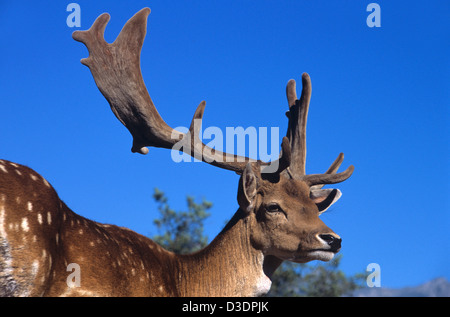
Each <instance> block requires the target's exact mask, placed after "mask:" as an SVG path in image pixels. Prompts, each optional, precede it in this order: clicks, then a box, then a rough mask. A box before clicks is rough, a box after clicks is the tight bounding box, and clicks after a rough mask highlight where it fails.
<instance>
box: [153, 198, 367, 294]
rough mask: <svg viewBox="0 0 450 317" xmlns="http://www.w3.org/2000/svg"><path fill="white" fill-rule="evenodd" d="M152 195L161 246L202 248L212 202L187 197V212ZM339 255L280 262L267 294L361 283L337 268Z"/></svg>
mask: <svg viewBox="0 0 450 317" xmlns="http://www.w3.org/2000/svg"><path fill="white" fill-rule="evenodd" d="M153 198H154V199H155V201H156V202H157V203H158V205H159V206H158V210H159V212H160V218H158V219H155V220H154V224H155V225H156V227H157V228H158V231H159V233H160V234H158V235H155V236H154V237H152V239H153V240H154V241H156V242H157V243H159V244H160V245H162V246H163V247H164V248H166V249H168V250H170V251H173V252H175V253H179V254H188V253H193V252H195V251H198V250H200V249H202V248H204V247H205V246H206V245H207V243H208V238H207V237H206V236H205V235H204V233H203V222H204V220H205V219H206V218H208V217H209V216H210V214H209V213H208V212H207V210H209V209H210V208H211V207H212V203H211V202H208V201H205V200H202V202H201V203H200V204H198V203H196V202H195V201H194V199H193V198H192V197H189V196H188V197H187V199H186V201H187V207H188V211H174V210H173V209H171V208H170V206H169V204H168V202H167V201H168V200H167V197H166V196H165V195H164V193H163V192H162V191H160V190H158V189H155V192H154V194H153ZM341 259H342V255H338V256H336V257H335V258H334V260H332V261H330V262H326V263H323V264H322V263H320V264H319V263H317V262H314V263H315V264H296V263H292V262H284V263H283V264H282V265H281V266H280V267H279V268H278V269H277V270H276V271H275V273H274V275H273V276H272V287H271V290H270V292H269V294H267V296H274V297H275V296H277V297H293V296H315V297H331V296H346V295H351V293H352V292H353V291H354V290H356V289H358V288H360V287H361V286H362V285H363V281H364V278H365V277H364V274H356V275H354V276H346V275H345V273H344V272H342V271H341V270H340V269H339V265H340V262H341Z"/></svg>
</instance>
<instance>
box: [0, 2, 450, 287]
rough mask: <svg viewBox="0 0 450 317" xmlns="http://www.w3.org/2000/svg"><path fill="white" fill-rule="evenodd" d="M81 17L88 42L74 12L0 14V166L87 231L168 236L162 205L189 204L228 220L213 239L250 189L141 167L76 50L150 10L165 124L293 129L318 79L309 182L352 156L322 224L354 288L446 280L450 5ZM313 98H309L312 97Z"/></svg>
mask: <svg viewBox="0 0 450 317" xmlns="http://www.w3.org/2000/svg"><path fill="white" fill-rule="evenodd" d="M370 2H371V1H361V0H359V1H336V0H333V1H303V0H297V1H267V0H261V1H237V0H229V1H219V0H217V1H204V0H203V1H162V0H155V1H95V2H94V1H77V3H78V4H79V5H80V7H81V28H70V27H68V26H67V25H66V18H67V16H68V14H69V12H66V6H67V5H68V4H69V3H70V1H66V2H64V1H58V2H57V3H56V2H55V1H39V2H25V1H0V28H1V29H2V44H1V50H0V63H1V70H2V71H1V72H0V107H1V108H0V109H1V116H0V122H1V124H0V135H1V138H0V157H1V158H4V159H8V160H12V161H15V162H18V163H22V164H25V165H28V166H30V167H32V168H33V169H35V170H36V171H38V172H39V173H41V174H42V175H43V176H45V177H46V178H47V179H48V180H49V181H50V182H51V183H52V185H53V186H54V187H55V188H56V190H57V191H58V193H59V195H60V197H61V198H62V199H63V200H64V201H65V202H66V203H67V204H68V205H69V206H70V207H71V208H72V209H73V210H74V211H76V212H77V213H79V214H81V215H83V216H85V217H87V218H90V219H93V220H96V221H100V222H106V223H113V224H117V225H121V226H126V227H129V228H131V229H133V230H135V231H137V232H139V233H142V234H145V235H153V234H155V233H156V231H155V228H154V227H153V225H152V220H153V219H154V218H155V217H156V216H157V209H156V207H157V206H156V204H155V203H154V202H153V199H152V193H153V188H155V187H158V188H159V189H161V190H162V191H164V192H166V194H167V196H168V197H169V202H170V203H171V205H172V206H173V207H174V208H175V209H183V208H185V206H186V205H185V197H186V195H192V196H194V197H197V198H198V199H201V198H202V197H204V198H206V199H207V200H210V201H212V202H213V203H214V207H213V209H212V210H211V213H212V216H211V217H210V218H209V219H208V221H207V223H206V225H207V234H208V236H209V237H210V239H212V238H213V237H214V236H215V235H216V234H217V233H218V232H219V231H220V230H221V229H222V227H223V225H224V223H225V221H226V220H227V219H229V218H230V217H231V216H232V215H233V213H234V212H235V211H236V210H237V202H236V192H237V182H238V176H237V175H236V174H234V173H232V172H229V171H225V170H219V169H217V168H215V167H212V166H209V165H207V164H204V163H174V162H173V161H172V160H171V157H170V151H168V150H162V149H150V153H149V154H148V155H147V156H142V155H139V154H132V153H131V151H130V148H131V136H130V135H129V133H128V131H127V130H126V129H125V128H124V127H123V126H122V125H121V124H120V122H119V121H118V120H117V119H116V118H115V117H114V115H113V114H112V112H111V111H110V108H109V105H108V103H107V102H106V100H105V99H104V98H103V96H102V95H101V93H100V92H99V91H98V89H97V87H96V86H95V83H94V81H93V79H92V77H91V74H90V72H89V69H88V68H87V67H85V66H83V65H81V63H80V62H79V61H80V59H81V58H84V57H87V56H88V52H87V50H86V48H85V47H84V45H82V44H81V43H78V42H76V41H74V40H73V39H72V38H71V34H72V32H73V31H74V30H77V29H87V28H89V27H90V26H91V24H92V22H93V21H94V20H95V18H96V17H97V16H98V15H100V14H101V13H103V12H109V13H110V14H111V21H110V23H109V24H108V26H107V29H106V34H105V38H106V40H107V41H108V42H112V41H113V40H114V39H115V37H116V36H117V34H118V32H119V31H120V29H121V28H122V26H123V24H124V23H125V22H126V21H127V20H128V19H129V18H130V17H131V16H132V15H133V14H134V13H135V12H137V11H138V10H140V9H141V8H143V7H147V6H148V7H150V8H151V9H152V13H151V14H150V16H149V20H148V32H147V38H146V40H145V43H144V47H143V51H142V73H143V76H144V80H145V82H146V85H147V88H148V90H149V92H150V95H151V96H152V99H153V101H154V102H155V104H156V106H157V108H158V110H159V112H160V114H161V115H162V117H163V118H164V119H165V120H166V122H167V123H168V124H169V125H171V126H173V127H176V126H188V125H189V123H190V120H191V117H192V115H193V112H194V110H195V108H196V107H197V105H198V104H199V102H200V101H202V100H206V102H207V107H206V111H205V116H204V123H203V124H204V127H209V126H217V127H219V128H221V129H223V130H224V131H225V128H226V127H237V126H242V127H244V128H246V127H251V126H252V127H279V129H280V140H281V137H282V136H283V135H284V133H285V130H286V125H287V120H286V117H285V115H284V113H285V111H286V110H287V104H286V97H285V85H286V83H287V81H288V80H289V79H291V78H294V79H296V80H297V82H298V83H300V82H301V81H300V78H301V74H302V73H303V72H308V73H309V74H310V76H311V79H312V86H313V94H312V100H311V106H310V111H309V118H308V140H307V144H308V155H307V172H308V173H318V172H323V171H325V170H326V169H327V168H328V166H329V165H330V164H331V162H332V161H333V160H334V159H335V158H336V157H337V155H338V154H339V153H340V152H344V153H345V161H344V163H343V167H344V168H346V167H347V166H348V165H349V164H353V165H355V172H354V174H353V176H352V177H351V178H350V179H349V180H347V181H346V182H344V183H342V184H339V185H337V186H336V187H337V188H339V189H340V190H341V191H342V192H343V196H342V198H341V199H340V201H339V202H338V203H337V204H335V205H334V206H333V208H332V209H331V210H330V211H329V212H327V213H326V214H324V215H323V216H322V217H323V220H324V221H325V223H326V224H327V225H328V226H329V227H331V228H332V229H333V230H334V231H335V232H337V233H338V234H339V235H340V236H341V237H342V238H343V248H342V251H341V253H342V254H343V260H342V268H343V269H344V271H345V272H346V273H348V274H353V273H356V272H361V271H364V270H365V268H366V267H367V265H368V264H369V263H378V264H379V265H380V267H381V284H382V286H386V287H402V286H407V285H416V284H419V283H422V282H425V281H427V280H429V279H431V278H434V277H438V276H445V277H447V279H450V269H449V266H450V261H449V260H450V259H449V246H448V238H447V237H446V235H447V233H448V230H449V226H450V199H449V193H450V186H449V184H450V182H449V177H450V167H449V158H450V155H449V154H450V145H449V144H450V143H449V141H450V140H449V135H450V131H449V130H450V129H449V126H450V119H449V118H450V117H449V106H450V96H449V84H450V78H449V74H450V72H449V71H450V68H449V66H450V65H449V57H448V56H449V55H450V49H449V48H450V47H449V38H450V22H449V21H448V12H449V11H450V2H448V1H428V2H426V3H424V2H423V1H407V2H404V1H378V2H377V3H378V4H379V5H380V7H381V27H380V28H369V27H368V26H367V25H366V18H367V16H368V14H369V12H366V6H367V5H368V4H369V3H370ZM299 86H300V84H299Z"/></svg>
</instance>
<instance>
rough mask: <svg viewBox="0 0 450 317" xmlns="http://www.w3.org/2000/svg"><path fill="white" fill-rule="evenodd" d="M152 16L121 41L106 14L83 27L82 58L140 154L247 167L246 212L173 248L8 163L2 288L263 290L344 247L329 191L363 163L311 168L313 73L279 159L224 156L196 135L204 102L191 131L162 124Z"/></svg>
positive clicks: (2, 190)
mask: <svg viewBox="0 0 450 317" xmlns="http://www.w3.org/2000/svg"><path fill="white" fill-rule="evenodd" d="M149 13H150V9H148V8H144V9H142V10H141V11H139V12H138V13H136V14H135V15H134V16H133V17H132V18H131V19H130V20H129V21H128V22H127V23H126V24H125V26H124V28H123V29H122V31H121V32H120V34H119V36H118V37H117V39H116V40H115V41H114V42H113V43H112V44H109V43H107V42H106V41H105V40H104V38H103V33H104V30H105V27H106V24H107V23H108V20H109V15H108V14H102V15H101V16H99V17H98V18H97V20H96V21H95V22H94V24H93V25H92V27H91V28H90V29H89V30H87V31H76V32H74V33H73V38H74V39H75V40H77V41H80V42H82V43H84V44H85V45H86V47H87V48H88V50H89V57H88V58H85V59H82V61H81V62H82V63H83V64H84V65H86V66H88V67H89V69H90V70H91V72H92V75H93V77H94V79H95V82H96V84H97V86H98V88H99V90H100V91H101V93H102V94H103V95H104V97H105V98H106V99H107V101H108V102H109V104H110V106H111V109H112V111H113V113H114V114H115V115H116V116H117V118H118V119H119V120H120V121H121V122H122V123H123V124H124V125H125V127H126V128H127V129H128V130H129V132H130V133H131V135H132V136H133V145H132V151H133V152H138V153H141V154H147V153H148V148H147V147H159V148H166V149H173V148H176V149H178V150H180V151H183V152H185V153H187V154H189V155H191V156H193V157H195V158H197V159H201V160H203V161H204V162H206V163H208V164H211V165H214V166H217V167H219V168H223V169H227V170H231V171H234V172H236V173H238V174H239V175H240V178H239V186H238V194H237V200H238V204H239V209H238V211H237V212H236V213H235V215H234V216H233V218H232V219H231V221H230V222H229V223H228V225H227V226H226V227H225V228H224V229H223V231H222V232H221V233H220V234H219V235H218V236H217V237H216V238H215V239H214V240H213V241H212V242H211V244H210V245H209V246H208V247H206V248H205V249H203V250H201V251H199V252H197V253H195V254H192V255H176V254H173V253H171V252H168V251H166V250H164V249H162V248H161V247H160V246H158V245H157V244H156V243H155V242H153V241H152V240H150V239H148V238H145V237H143V236H141V235H139V234H137V233H134V232H132V231H131V230H128V229H124V228H119V227H116V226H110V225H102V224H99V223H96V222H94V221H91V220H88V219H85V218H83V217H80V216H78V215H76V214H75V213H73V212H72V211H71V210H70V209H69V208H68V207H67V206H66V205H65V204H64V203H63V202H62V201H61V200H60V199H59V197H58V196H57V195H56V192H55V191H54V190H53V188H52V187H51V185H50V184H49V183H48V182H47V181H45V179H43V178H42V177H41V176H39V175H38V174H36V173H35V172H34V171H32V170H30V169H28V168H26V167H23V166H20V165H18V164H15V163H11V162H7V161H0V176H1V177H0V294H2V295H24V294H25V295H49V296H55V295H59V296H61V295H70V296H75V295H100V296H122V295H126V296H133V295H136V296H137V295H139V296H144V295H156V296H211V295H212V296H214V295H215V296H232V295H234V296H252V295H261V294H264V293H266V292H267V291H268V290H269V288H270V276H271V274H272V273H273V272H274V270H275V269H276V268H277V267H278V266H279V265H280V263H281V262H282V261H285V260H288V261H294V262H299V263H303V262H308V261H311V260H322V261H328V260H330V259H331V258H332V257H333V256H334V254H335V253H336V252H338V251H339V249H340V247H341V238H340V237H339V236H338V235H337V234H335V233H334V232H333V231H332V230H331V229H329V228H328V227H327V226H326V225H325V224H324V223H323V222H322V221H321V219H320V218H319V215H320V214H321V213H322V212H324V211H325V210H326V209H327V208H328V207H329V206H330V205H331V204H333V203H335V202H336V201H337V200H338V199H339V198H340V196H341V192H340V191H339V190H337V189H323V186H324V185H326V184H335V183H339V182H342V181H344V180H346V179H347V178H349V177H350V176H351V174H352V172H353V169H354V168H353V166H350V167H348V168H347V169H346V170H345V171H343V172H341V173H338V172H337V170H338V168H339V167H340V165H341V163H342V161H343V158H344V157H343V154H340V155H339V156H338V158H337V159H336V160H335V161H334V163H333V164H332V165H331V166H330V167H329V169H328V170H327V171H326V172H325V173H323V174H306V172H305V162H306V121H307V115H308V108H309V102H310V98H311V81H310V78H309V76H308V75H307V74H306V73H305V74H303V75H302V86H303V87H302V92H301V97H300V99H297V95H296V87H295V85H296V84H295V81H294V80H290V81H289V82H288V84H287V89H286V94H287V99H288V105H289V111H288V112H287V113H286V114H287V117H288V119H289V121H288V129H287V133H286V136H285V137H284V138H283V140H282V143H281V152H280V156H279V159H278V160H276V161H274V162H270V163H268V162H263V161H260V160H256V159H251V158H248V157H242V156H237V155H230V154H227V153H223V152H220V151H216V150H215V149H212V148H209V147H208V146H206V145H205V144H203V143H202V142H201V140H200V139H199V137H198V132H199V131H198V130H199V124H198V121H201V119H202V117H203V113H204V110H205V102H204V101H202V102H201V103H200V105H199V106H198V108H197V110H196V111H195V113H194V116H193V119H192V123H191V125H190V129H189V132H188V133H181V132H179V131H176V130H174V129H172V128H171V127H170V126H168V125H167V124H166V123H165V122H164V120H163V119H162V118H161V116H160V115H159V113H158V111H157V110H156V107H155V105H154V104H153V102H152V100H151V98H150V96H149V94H148V91H147V88H146V87H145V84H144V81H143V79H142V75H141V69H140V52H141V48H142V45H143V41H144V37H145V33H146V23H147V17H148V15H149ZM196 122H197V124H196ZM180 145H181V146H180ZM26 244H29V245H30V246H29V247H26V246H25V245H26ZM69 263H76V264H77V265H78V266H79V267H80V268H81V270H82V271H83V272H84V273H82V274H83V275H82V276H84V280H82V283H81V286H80V288H76V289H73V288H70V287H69V288H68V286H67V283H66V276H67V273H66V272H67V269H66V267H67V265H68V264H69ZM18 268H22V269H18ZM117 285H119V286H117Z"/></svg>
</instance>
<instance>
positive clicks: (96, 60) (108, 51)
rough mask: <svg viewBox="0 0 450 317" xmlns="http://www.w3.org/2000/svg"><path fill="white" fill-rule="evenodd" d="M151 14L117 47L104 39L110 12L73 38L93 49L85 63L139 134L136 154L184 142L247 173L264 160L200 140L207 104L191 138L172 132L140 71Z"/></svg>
mask: <svg viewBox="0 0 450 317" xmlns="http://www.w3.org/2000/svg"><path fill="white" fill-rule="evenodd" d="M149 14H150V9H149V8H144V9H142V10H141V11H139V12H138V13H136V14H135V15H134V16H133V17H132V18H131V19H129V20H128V22H127V23H126V24H125V26H124V27H123V29H122V30H121V32H120V33H119V35H118V37H117V39H116V40H115V41H114V42H113V43H112V44H108V43H107V42H106V41H105V40H104V31H105V28H106V25H107V23H108V21H109V19H110V16H109V14H107V13H104V14H102V15H100V16H99V17H98V18H97V19H96V21H95V22H94V23H93V25H92V27H91V28H90V29H89V30H87V31H76V32H74V33H73V35H72V37H73V38H74V39H75V40H77V41H79V42H82V43H83V44H85V45H86V47H87V48H88V51H89V57H88V58H84V59H82V60H81V62H82V63H83V64H84V65H86V66H88V67H89V69H90V70H91V73H92V76H93V77H94V80H95V82H96V84H97V87H98V88H99V90H100V91H101V93H102V94H103V96H104V97H105V98H106V100H107V101H108V102H109V104H110V106H111V110H112V111H113V113H114V114H115V115H116V117H117V118H118V119H119V120H120V122H122V124H123V125H125V127H126V128H127V129H128V130H129V131H130V133H131V135H132V136H133V146H132V149H131V150H132V151H133V152H138V153H141V154H147V153H148V149H147V146H153V147H161V148H167V149H174V145H175V144H178V145H180V147H179V148H178V149H179V150H182V151H183V152H185V153H187V154H189V155H191V156H193V157H195V158H198V159H201V160H203V161H204V162H207V163H209V164H211V165H214V166H218V167H221V168H224V169H228V170H233V171H235V172H237V173H238V174H239V173H242V172H243V170H244V168H245V166H246V164H247V163H248V162H260V161H256V160H253V159H250V158H247V157H242V156H238V155H230V154H227V153H224V152H221V151H216V150H215V149H211V148H209V147H207V146H206V145H205V144H203V143H202V142H201V141H200V139H199V137H198V135H199V131H198V129H199V128H200V125H201V120H202V117H203V113H204V109H205V102H204V101H203V102H202V103H200V105H199V106H198V108H197V110H196V111H195V113H194V117H193V119H192V122H191V127H190V130H189V133H187V134H183V133H181V132H179V131H177V130H174V129H172V128H171V127H170V126H169V125H167V124H166V122H165V121H164V120H163V119H162V117H161V116H160V114H159V113H158V111H157V109H156V107H155V105H154V104H153V101H152V99H151V98H150V95H149V94H148V91H147V88H146V87H145V83H144V80H143V78H142V74H141V67H140V55H141V54H140V53H141V50H142V46H143V43H144V38H145V35H146V31H147V18H148V15H149ZM196 120H198V121H199V122H200V124H199V123H198V122H197V121H196ZM197 126H198V128H197ZM180 141H181V143H179V142H180ZM261 163H262V162H261ZM262 164H263V163H262Z"/></svg>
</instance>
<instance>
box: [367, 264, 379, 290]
mask: <svg viewBox="0 0 450 317" xmlns="http://www.w3.org/2000/svg"><path fill="white" fill-rule="evenodd" d="M366 271H367V272H371V273H370V274H369V275H368V276H367V278H366V284H367V286H368V287H381V267H380V265H379V264H378V263H370V264H369V265H367V268H366Z"/></svg>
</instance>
